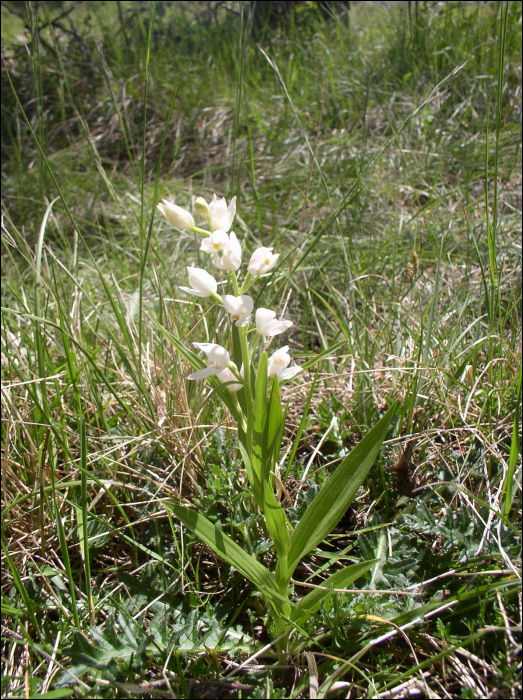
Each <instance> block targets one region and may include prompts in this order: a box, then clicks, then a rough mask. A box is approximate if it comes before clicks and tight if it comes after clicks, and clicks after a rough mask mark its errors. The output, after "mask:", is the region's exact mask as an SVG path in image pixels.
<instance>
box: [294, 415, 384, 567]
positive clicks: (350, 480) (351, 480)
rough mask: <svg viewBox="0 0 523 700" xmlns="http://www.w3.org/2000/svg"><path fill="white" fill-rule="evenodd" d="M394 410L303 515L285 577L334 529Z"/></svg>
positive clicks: (361, 479)
mask: <svg viewBox="0 0 523 700" xmlns="http://www.w3.org/2000/svg"><path fill="white" fill-rule="evenodd" d="M394 410H395V404H394V405H392V406H391V408H389V410H388V411H387V413H386V414H385V415H384V416H383V418H381V420H380V421H379V422H378V423H377V424H376V425H375V426H374V428H372V430H371V431H370V432H369V433H367V435H366V436H365V437H364V438H363V439H362V440H361V441H360V442H359V443H358V444H357V445H356V447H355V448H354V449H353V450H352V451H351V452H350V453H349V454H348V455H347V456H346V457H345V459H344V460H343V461H342V463H341V464H340V465H339V467H338V468H337V469H336V471H335V472H334V474H333V475H332V476H331V477H330V478H329V479H328V480H327V482H326V483H325V484H324V485H323V487H322V489H321V491H320V492H319V493H318V495H317V496H316V498H315V499H314V500H313V501H312V503H311V504H310V505H309V507H308V508H307V510H306V511H305V515H304V516H303V518H302V519H301V520H300V522H299V523H298V525H297V526H296V528H295V530H294V531H293V533H292V535H291V548H290V552H289V564H288V570H287V575H288V577H289V578H290V577H291V576H292V573H293V571H294V569H295V568H296V566H297V565H298V564H299V562H300V561H301V560H302V559H303V557H304V556H305V555H306V554H308V553H309V552H310V551H311V549H314V547H316V546H317V545H318V544H319V543H320V542H322V541H323V540H324V539H325V537H326V536H327V535H328V534H329V533H330V532H331V531H332V529H333V528H334V527H335V526H336V525H337V523H338V522H339V520H340V518H341V517H342V516H343V514H344V513H345V511H346V510H347V508H348V507H349V505H350V503H351V501H352V499H353V498H354V496H355V495H356V492H357V491H358V489H359V487H360V486H361V484H362V483H363V480H364V479H365V477H366V476H367V473H368V471H369V469H370V468H371V467H372V465H373V463H374V460H375V459H376V457H377V455H378V453H379V451H380V449H381V445H382V443H383V440H384V439H385V435H386V434H387V430H388V427H389V423H390V420H391V418H392V415H393V413H394Z"/></svg>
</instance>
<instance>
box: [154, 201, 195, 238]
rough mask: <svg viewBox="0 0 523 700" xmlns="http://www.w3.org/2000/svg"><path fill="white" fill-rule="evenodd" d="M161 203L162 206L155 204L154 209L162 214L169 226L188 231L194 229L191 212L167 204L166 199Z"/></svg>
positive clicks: (169, 203)
mask: <svg viewBox="0 0 523 700" xmlns="http://www.w3.org/2000/svg"><path fill="white" fill-rule="evenodd" d="M162 202H163V204H157V205H156V208H157V209H159V210H160V211H161V212H162V214H163V215H164V216H165V218H166V219H167V221H168V222H169V223H170V224H172V225H173V226H176V227H177V228H182V229H187V230H189V231H191V230H192V229H193V228H194V219H193V217H192V214H191V212H189V211H187V210H186V209H182V208H181V207H179V206H177V205H176V204H172V203H171V202H168V201H167V200H166V199H163V200H162Z"/></svg>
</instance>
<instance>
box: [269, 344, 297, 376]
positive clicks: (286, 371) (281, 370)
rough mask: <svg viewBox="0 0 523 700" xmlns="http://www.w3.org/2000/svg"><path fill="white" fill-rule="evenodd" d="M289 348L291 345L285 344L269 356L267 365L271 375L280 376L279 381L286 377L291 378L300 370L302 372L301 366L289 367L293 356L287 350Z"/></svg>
mask: <svg viewBox="0 0 523 700" xmlns="http://www.w3.org/2000/svg"><path fill="white" fill-rule="evenodd" d="M288 349H289V346H288V345H284V346H283V347H282V348H280V349H279V350H276V352H273V353H272V355H271V356H270V357H269V363H268V365H267V370H268V374H269V377H278V381H280V382H281V381H283V380H284V379H290V378H291V377H294V375H295V374H297V373H298V372H301V367H298V366H294V367H289V363H290V361H291V356H290V355H289V353H288V352H287V350H288Z"/></svg>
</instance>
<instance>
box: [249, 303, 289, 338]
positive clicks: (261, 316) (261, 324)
mask: <svg viewBox="0 0 523 700" xmlns="http://www.w3.org/2000/svg"><path fill="white" fill-rule="evenodd" d="M291 326H292V321H278V320H277V319H276V311H271V310H270V309H258V310H257V311H256V333H258V334H259V335H263V336H265V337H268V336H269V337H270V336H273V335H279V334H280V333H283V332H284V331H286V330H287V329H288V328H290V327H291Z"/></svg>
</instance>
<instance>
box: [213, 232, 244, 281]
mask: <svg viewBox="0 0 523 700" xmlns="http://www.w3.org/2000/svg"><path fill="white" fill-rule="evenodd" d="M212 235H214V234H212ZM212 235H211V237H212ZM225 235H227V234H225ZM212 261H213V263H214V265H216V267H217V268H219V269H220V270H227V272H236V270H238V268H239V267H240V265H241V264H242V247H241V245H240V242H239V240H238V239H237V238H236V234H235V233H234V231H231V233H230V236H229V242H228V243H227V245H225V247H224V249H223V253H222V254H221V255H220V253H219V252H215V253H214V255H213V256H212Z"/></svg>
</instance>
